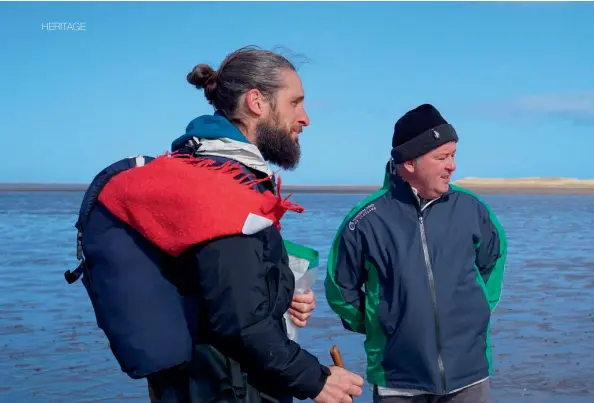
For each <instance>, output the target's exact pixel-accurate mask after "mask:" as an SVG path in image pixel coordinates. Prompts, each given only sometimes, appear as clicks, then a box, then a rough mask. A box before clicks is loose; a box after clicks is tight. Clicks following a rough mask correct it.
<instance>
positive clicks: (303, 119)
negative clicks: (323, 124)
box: [297, 109, 309, 126]
mask: <svg viewBox="0 0 594 403" xmlns="http://www.w3.org/2000/svg"><path fill="white" fill-rule="evenodd" d="M297 122H298V123H299V124H300V125H301V126H309V116H307V112H305V109H302V110H301V113H300V114H299V116H297Z"/></svg>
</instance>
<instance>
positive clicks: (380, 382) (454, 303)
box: [325, 104, 507, 403]
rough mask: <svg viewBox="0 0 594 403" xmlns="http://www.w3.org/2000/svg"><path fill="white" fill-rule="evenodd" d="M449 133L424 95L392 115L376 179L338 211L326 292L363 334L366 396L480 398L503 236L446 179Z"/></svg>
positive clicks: (474, 200) (465, 402) (452, 146)
mask: <svg viewBox="0 0 594 403" xmlns="http://www.w3.org/2000/svg"><path fill="white" fill-rule="evenodd" d="M457 141H458V135H457V133H456V130H455V129H454V127H453V126H452V125H450V124H449V123H448V122H447V121H446V120H445V119H444V118H443V117H442V116H441V114H440V113H439V112H438V111H437V109H435V108H434V107H433V106H432V105H428V104H425V105H421V106H419V107H417V108H415V109H413V110H411V111H409V112H407V113H406V114H405V115H404V116H402V117H401V118H400V119H399V120H398V121H397V122H396V124H395V126H394V136H393V138H392V152H391V156H392V158H391V159H390V161H389V162H388V165H387V168H386V178H385V181H384V186H383V187H382V188H381V189H380V190H379V191H377V192H376V193H374V194H373V195H371V196H369V197H368V198H366V199H365V200H363V201H362V202H361V203H359V204H358V205H357V206H355V207H354V208H353V209H352V210H351V212H350V213H349V214H348V215H347V216H346V218H345V220H344V221H343V223H342V224H341V226H340V228H339V230H338V233H337V235H336V238H335V240H334V243H333V245H332V248H331V250H330V254H329V256H328V273H327V277H326V281H325V287H326V298H327V301H328V303H329V305H330V307H331V308H332V310H333V311H334V312H336V314H338V315H339V316H340V318H341V319H342V322H343V324H344V326H345V328H346V329H348V330H352V331H355V332H358V333H362V334H365V336H366V340H365V350H366V353H367V379H368V381H369V383H370V384H371V385H373V390H374V393H373V394H374V402H375V403H379V402H381V403H398V402H414V403H420V402H432V403H445V402H448V403H453V402H457V403H485V402H489V401H490V397H489V381H488V378H489V376H490V375H491V373H492V366H491V348H490V343H489V324H490V318H491V313H492V311H493V309H495V307H496V305H497V303H498V302H499V298H500V295H501V287H502V279H503V272H504V265H505V259H506V255H507V241H506V237H505V233H504V231H503V229H502V228H501V226H500V225H499V222H498V220H497V218H496V217H495V215H494V213H493V211H492V210H491V209H490V207H489V206H487V205H486V204H485V203H484V202H483V201H482V200H481V199H479V198H478V197H477V196H476V195H474V194H472V193H471V192H469V191H468V190H465V189H463V188H460V187H458V186H455V185H452V184H450V179H451V175H452V173H453V172H454V170H455V169H456V164H455V162H454V157H455V153H456V144H457Z"/></svg>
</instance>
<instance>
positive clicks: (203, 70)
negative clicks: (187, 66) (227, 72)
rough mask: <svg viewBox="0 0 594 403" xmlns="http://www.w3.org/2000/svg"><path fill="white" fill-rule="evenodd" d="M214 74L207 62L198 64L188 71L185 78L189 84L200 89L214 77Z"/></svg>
mask: <svg viewBox="0 0 594 403" xmlns="http://www.w3.org/2000/svg"><path fill="white" fill-rule="evenodd" d="M216 74H217V73H216V71H214V70H213V68H212V67H210V66H209V65H208V64H198V65H197V66H196V67H194V69H193V70H192V71H190V72H189V73H188V75H187V77H186V78H187V80H188V82H189V83H190V84H192V85H194V86H196V88H198V89H202V88H206V86H207V85H208V84H209V82H210V81H212V79H214V78H215V77H216Z"/></svg>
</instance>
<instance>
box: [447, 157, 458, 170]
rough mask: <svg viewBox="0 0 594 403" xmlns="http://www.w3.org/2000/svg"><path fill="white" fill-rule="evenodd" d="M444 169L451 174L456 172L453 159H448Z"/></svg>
mask: <svg viewBox="0 0 594 403" xmlns="http://www.w3.org/2000/svg"><path fill="white" fill-rule="evenodd" d="M446 169H447V170H448V171H451V172H454V171H455V170H456V161H454V159H453V158H450V160H449V161H448V164H447V165H446Z"/></svg>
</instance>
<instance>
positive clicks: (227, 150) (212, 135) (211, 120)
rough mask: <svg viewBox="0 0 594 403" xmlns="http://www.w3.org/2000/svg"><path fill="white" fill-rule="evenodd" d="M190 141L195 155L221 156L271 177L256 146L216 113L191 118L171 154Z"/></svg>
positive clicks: (172, 147)
mask: <svg viewBox="0 0 594 403" xmlns="http://www.w3.org/2000/svg"><path fill="white" fill-rule="evenodd" d="M192 142H193V143H194V144H193V146H194V147H195V148H197V151H196V156H201V155H202V156H207V155H210V156H217V157H224V158H228V159H231V160H234V161H237V162H239V163H241V164H243V165H245V166H247V167H248V168H251V169H254V170H256V171H259V172H262V173H264V174H266V175H268V176H272V175H273V172H272V170H271V169H270V167H269V166H268V164H267V163H266V161H265V159H264V157H263V156H262V153H261V152H260V150H258V147H256V146H255V145H254V144H252V143H250V142H249V141H248V140H247V139H246V138H245V136H244V135H243V134H242V133H241V132H240V131H239V129H237V127H235V126H234V125H233V124H232V123H231V122H230V121H229V120H228V119H227V118H225V117H224V116H223V115H221V114H220V113H218V112H215V114H214V115H203V116H199V117H197V118H195V119H193V120H192V121H191V122H190V123H189V124H188V126H187V127H186V133H185V134H184V135H182V136H180V137H178V138H177V139H176V140H174V141H173V143H172V144H171V151H177V150H179V149H181V148H183V147H185V146H188V145H190V144H191V143H192Z"/></svg>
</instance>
